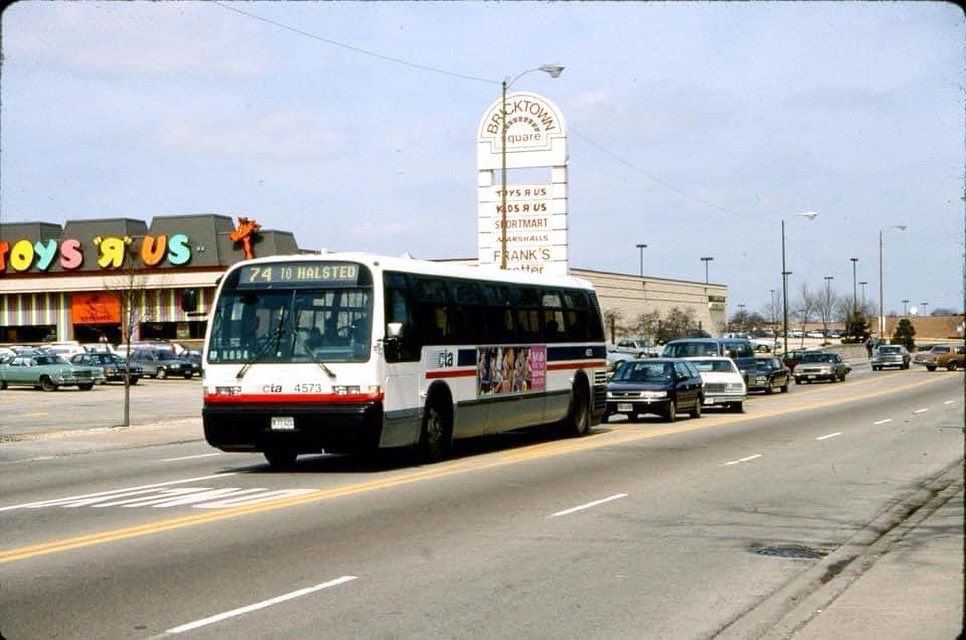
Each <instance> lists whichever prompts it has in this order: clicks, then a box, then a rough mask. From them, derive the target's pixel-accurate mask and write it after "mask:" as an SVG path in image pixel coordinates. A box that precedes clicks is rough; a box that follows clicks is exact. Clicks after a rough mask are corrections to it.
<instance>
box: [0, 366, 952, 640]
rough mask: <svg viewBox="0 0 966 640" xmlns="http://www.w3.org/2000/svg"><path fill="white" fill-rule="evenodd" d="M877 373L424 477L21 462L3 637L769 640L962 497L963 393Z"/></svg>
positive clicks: (389, 467)
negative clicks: (803, 602)
mask: <svg viewBox="0 0 966 640" xmlns="http://www.w3.org/2000/svg"><path fill="white" fill-rule="evenodd" d="M856 374H857V375H855V376H850V379H849V380H848V381H847V382H846V383H844V384H816V385H804V386H800V387H793V389H792V392H791V393H789V394H787V395H774V396H767V397H760V398H759V397H756V398H755V399H754V400H752V401H751V402H749V403H748V406H747V412H746V413H745V414H744V415H734V414H725V413H712V412H711V411H708V412H706V413H705V415H704V417H702V418H701V419H700V420H681V421H679V422H678V423H675V424H673V425H668V424H665V423H662V422H660V421H658V420H657V419H652V418H642V419H641V420H640V421H636V422H622V423H618V424H613V425H606V426H603V427H601V428H598V429H597V430H595V432H594V433H593V434H592V435H590V436H588V437H585V438H580V439H567V440H555V439H550V438H547V437H546V436H544V435H541V434H531V433H527V434H507V435H504V436H501V437H498V438H490V439H486V440H482V441H477V442H472V443H469V444H463V445H461V446H460V447H458V450H457V457H456V458H455V459H454V460H450V461H447V462H444V463H440V464H434V465H426V466H419V467H410V466H407V465H406V464H405V462H406V460H405V459H399V458H394V457H389V458H383V459H379V460H375V461H365V460H358V459H351V458H344V457H335V456H316V457H306V458H304V459H300V463H299V465H298V467H297V468H296V469H295V470H294V471H292V472H286V473H278V472H272V471H270V470H269V469H268V467H267V466H266V465H265V464H263V462H262V460H261V458H260V457H257V456H253V455H242V454H220V453H218V452H215V451H213V450H212V449H210V448H208V447H207V446H206V445H205V444H204V443H203V442H199V441H197V440H195V441H189V442H181V443H178V444H163V443H164V442H168V441H171V440H172V439H175V440H176V439H178V438H177V437H175V435H176V434H171V436H172V437H169V438H164V437H159V438H157V439H156V440H155V443H154V444H152V443H144V444H143V445H141V446H137V447H132V448H123V449H117V448H109V447H107V446H104V447H97V446H89V447H88V448H87V449H85V450H84V452H72V451H70V450H69V448H65V446H64V445H63V443H62V441H60V440H53V439H51V440H44V439H41V440H37V441H25V442H8V443H7V444H5V445H3V447H4V448H5V449H6V450H5V451H3V452H2V455H0V486H3V487H4V491H3V495H2V498H0V511H2V517H0V540H3V543H2V547H0V565H2V567H0V576H2V588H0V632H2V633H3V634H4V636H5V637H6V639H7V640H20V639H21V638H76V637H90V638H167V637H175V636H181V637H190V638H240V637H246V638H256V637H257V638H350V637H360V638H362V637H364V638H465V637H473V638H577V637H579V638H711V637H723V638H728V637H735V638H739V637H740V638H744V637H768V635H767V632H768V630H769V629H775V628H781V627H782V626H783V625H784V626H786V627H788V628H795V624H793V623H794V621H789V620H788V616H790V615H792V612H793V610H794V605H795V602H797V601H799V600H800V599H801V598H803V597H806V596H807V595H808V593H809V592H810V590H814V589H817V588H820V586H821V584H823V583H824V582H827V581H828V580H830V579H832V578H833V577H834V576H835V575H836V574H838V573H839V572H841V571H843V570H844V569H845V568H846V567H847V566H848V565H849V564H850V563H853V562H855V557H857V556H861V554H862V550H861V547H862V541H863V540H866V539H871V538H875V535H874V533H875V532H877V531H878V530H879V529H881V528H886V529H888V527H889V526H890V524H889V523H893V525H894V523H895V522H898V521H901V520H902V518H903V517H905V516H906V515H908V514H907V513H906V511H905V510H906V509H908V508H909V505H910V504H911V503H913V502H915V501H916V500H918V499H920V498H918V497H917V496H920V495H923V494H926V495H928V494H930V491H933V490H936V491H938V488H937V487H939V486H940V485H941V484H942V483H944V482H945V483H947V484H948V483H950V482H954V481H958V482H960V483H961V473H958V471H959V470H961V467H962V462H963V433H962V428H963V378H962V374H949V373H943V372H937V373H935V374H929V373H927V372H925V371H924V370H922V369H919V368H914V369H911V370H909V371H891V372H882V373H876V374H869V373H866V372H862V371H857V372H856ZM157 384H162V383H160V382H159V383H157ZM163 384H165V385H167V384H183V385H189V384H192V383H188V382H186V381H181V382H176V381H171V382H170V383H169V382H167V381H165V382H164V383H163ZM194 384H195V385H197V382H195V383H194ZM195 388H197V387H195ZM171 389H172V390H173V388H171ZM199 391H200V390H199ZM94 393H96V392H94ZM37 395H42V396H43V397H45V398H46V397H47V396H48V395H56V394H37ZM45 447H47V448H48V449H49V452H50V453H51V455H49V456H45V455H42V454H43V451H44V449H45ZM957 475H958V478H959V479H958V480H956V477H957ZM922 499H926V498H922ZM899 505H902V509H898V506H899ZM843 549H851V550H852V551H850V552H849V553H850V555H847V556H843ZM856 549H858V550H856ZM922 570H923V571H930V570H931V568H930V567H923V568H922ZM957 597H960V598H961V597H962V594H958V596H957ZM924 623H927V621H924ZM763 629H764V630H765V633H764V636H762V635H761V633H762V630H763ZM922 637H931V636H928V635H924V636H922Z"/></svg>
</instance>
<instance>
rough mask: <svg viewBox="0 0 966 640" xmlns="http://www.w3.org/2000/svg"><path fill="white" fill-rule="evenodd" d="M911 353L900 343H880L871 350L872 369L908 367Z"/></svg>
mask: <svg viewBox="0 0 966 640" xmlns="http://www.w3.org/2000/svg"><path fill="white" fill-rule="evenodd" d="M910 361H912V355H911V354H910V353H909V351H908V350H907V349H906V348H905V347H904V346H902V345H901V344H880V345H879V346H878V347H876V348H875V349H873V350H872V370H873V371H881V370H882V369H885V368H886V367H899V368H900V369H908V368H909V362H910Z"/></svg>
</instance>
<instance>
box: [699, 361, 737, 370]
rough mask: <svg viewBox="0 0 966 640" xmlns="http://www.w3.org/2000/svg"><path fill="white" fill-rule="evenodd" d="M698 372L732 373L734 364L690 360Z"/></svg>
mask: <svg viewBox="0 0 966 640" xmlns="http://www.w3.org/2000/svg"><path fill="white" fill-rule="evenodd" d="M691 364H693V365H694V366H695V367H696V368H697V370H698V371H715V372H724V373H734V372H735V371H736V369H735V364H734V363H733V362H732V361H731V360H692V361H691Z"/></svg>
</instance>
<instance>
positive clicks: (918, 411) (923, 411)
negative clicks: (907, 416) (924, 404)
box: [912, 408, 929, 415]
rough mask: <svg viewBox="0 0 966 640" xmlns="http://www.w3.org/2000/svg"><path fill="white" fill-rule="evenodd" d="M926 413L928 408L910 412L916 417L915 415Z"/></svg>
mask: <svg viewBox="0 0 966 640" xmlns="http://www.w3.org/2000/svg"><path fill="white" fill-rule="evenodd" d="M927 411H929V409H928V408H926V409H916V410H915V411H913V412H912V415H916V414H917V413H926V412H927Z"/></svg>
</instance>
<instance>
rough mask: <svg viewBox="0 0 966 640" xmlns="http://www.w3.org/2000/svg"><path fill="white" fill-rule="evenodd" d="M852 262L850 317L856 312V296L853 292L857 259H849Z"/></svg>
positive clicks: (854, 291)
mask: <svg viewBox="0 0 966 640" xmlns="http://www.w3.org/2000/svg"><path fill="white" fill-rule="evenodd" d="M849 260H851V261H852V315H853V316H854V315H855V314H856V312H857V310H858V305H859V303H858V300H857V298H858V296H857V295H856V290H855V265H856V263H858V261H859V259H858V258H849Z"/></svg>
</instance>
